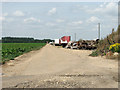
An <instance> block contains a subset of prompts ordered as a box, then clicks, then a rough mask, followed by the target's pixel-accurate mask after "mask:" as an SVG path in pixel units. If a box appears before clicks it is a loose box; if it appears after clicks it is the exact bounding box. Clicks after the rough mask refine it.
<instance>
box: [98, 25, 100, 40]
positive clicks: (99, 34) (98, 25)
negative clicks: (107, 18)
mask: <svg viewBox="0 0 120 90" xmlns="http://www.w3.org/2000/svg"><path fill="white" fill-rule="evenodd" d="M98 39H99V40H100V23H98Z"/></svg>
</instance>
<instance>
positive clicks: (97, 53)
mask: <svg viewBox="0 0 120 90" xmlns="http://www.w3.org/2000/svg"><path fill="white" fill-rule="evenodd" d="M98 55H99V52H98V51H97V50H96V51H93V52H92V53H91V54H90V55H89V56H93V57H96V56H98Z"/></svg>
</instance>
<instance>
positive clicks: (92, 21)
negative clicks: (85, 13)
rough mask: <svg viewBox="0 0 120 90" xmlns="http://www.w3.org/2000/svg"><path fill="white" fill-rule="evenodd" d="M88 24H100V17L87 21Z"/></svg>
mask: <svg viewBox="0 0 120 90" xmlns="http://www.w3.org/2000/svg"><path fill="white" fill-rule="evenodd" d="M87 22H88V23H98V22H100V19H99V18H98V17H95V16H92V17H90V18H89V19H88V20H87Z"/></svg>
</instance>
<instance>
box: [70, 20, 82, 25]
mask: <svg viewBox="0 0 120 90" xmlns="http://www.w3.org/2000/svg"><path fill="white" fill-rule="evenodd" d="M82 23H83V21H75V22H72V24H74V25H79V24H82Z"/></svg>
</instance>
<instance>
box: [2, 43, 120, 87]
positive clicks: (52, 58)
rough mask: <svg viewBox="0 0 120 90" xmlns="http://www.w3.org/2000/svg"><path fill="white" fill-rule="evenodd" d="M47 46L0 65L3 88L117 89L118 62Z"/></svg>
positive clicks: (88, 52)
mask: <svg viewBox="0 0 120 90" xmlns="http://www.w3.org/2000/svg"><path fill="white" fill-rule="evenodd" d="M91 52H92V51H89V50H70V49H64V48H60V47H55V46H51V45H46V46H45V47H43V48H42V49H40V50H37V51H31V52H29V53H26V54H24V55H21V56H19V57H17V58H16V59H15V60H13V61H10V62H8V63H7V64H6V65H3V66H2V67H3V80H2V81H3V88H117V87H118V76H117V75H118V61H117V60H109V59H105V58H103V57H90V56H89V54H90V53H91Z"/></svg>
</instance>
